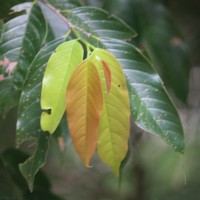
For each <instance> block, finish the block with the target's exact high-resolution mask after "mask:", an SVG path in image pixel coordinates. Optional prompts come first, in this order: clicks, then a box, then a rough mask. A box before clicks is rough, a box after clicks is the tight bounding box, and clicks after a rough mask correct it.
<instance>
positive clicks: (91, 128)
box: [66, 60, 103, 167]
mask: <svg viewBox="0 0 200 200" xmlns="http://www.w3.org/2000/svg"><path fill="white" fill-rule="evenodd" d="M66 94H67V97H66V105H67V121H68V126H69V129H70V134H71V137H72V143H73V145H74V147H75V149H76V151H77V153H78V154H79V156H80V157H81V159H82V160H83V162H84V164H85V166H86V167H89V162H90V159H91V157H92V155H93V154H94V152H95V149H96V144H97V139H98V128H99V121H100V117H101V113H102V110H103V94H102V88H101V82H100V77H99V73H98V70H97V69H96V66H95V65H94V64H93V63H92V62H91V61H89V60H85V61H83V62H82V63H81V64H80V65H79V66H78V67H77V68H76V69H75V71H74V73H73V75H72V77H71V78H70V81H69V85H68V87H67V93H66Z"/></svg>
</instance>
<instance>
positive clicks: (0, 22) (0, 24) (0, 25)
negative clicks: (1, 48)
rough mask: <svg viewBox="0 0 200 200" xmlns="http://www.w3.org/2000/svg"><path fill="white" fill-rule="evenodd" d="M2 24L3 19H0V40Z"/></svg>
mask: <svg viewBox="0 0 200 200" xmlns="http://www.w3.org/2000/svg"><path fill="white" fill-rule="evenodd" d="M3 26H4V23H3V20H1V19H0V41H1V34H2V31H3Z"/></svg>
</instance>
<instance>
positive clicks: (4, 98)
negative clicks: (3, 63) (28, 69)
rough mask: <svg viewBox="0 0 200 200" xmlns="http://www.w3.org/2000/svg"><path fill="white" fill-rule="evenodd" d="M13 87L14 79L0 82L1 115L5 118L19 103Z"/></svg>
mask: <svg viewBox="0 0 200 200" xmlns="http://www.w3.org/2000/svg"><path fill="white" fill-rule="evenodd" d="M12 86H13V80H12V78H6V79H4V80H2V81H0V94H1V95H0V114H1V115H3V116H4V115H5V114H6V113H7V112H8V111H9V110H10V109H11V108H13V107H14V106H16V105H17V103H18V96H16V94H15V93H13V92H14V91H13V88H12Z"/></svg>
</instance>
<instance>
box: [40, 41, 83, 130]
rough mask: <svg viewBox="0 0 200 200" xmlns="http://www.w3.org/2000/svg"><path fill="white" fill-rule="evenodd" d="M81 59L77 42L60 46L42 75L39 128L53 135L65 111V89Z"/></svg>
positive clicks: (81, 51)
mask: <svg viewBox="0 0 200 200" xmlns="http://www.w3.org/2000/svg"><path fill="white" fill-rule="evenodd" d="M82 59H83V48H82V46H81V45H80V44H79V42H78V41H77V40H71V41H68V42H65V43H63V44H61V45H60V46H59V47H57V48H56V50H55V52H54V53H53V54H52V55H51V57H50V59H49V61H48V63H47V67H46V70H45V73H44V78H43V81H42V92H41V109H42V114H41V128H42V130H43V131H48V132H49V133H51V134H52V133H53V132H54V131H55V129H56V128H57V126H58V124H59V122H60V120H61V118H62V116H63V114H64V111H65V109H66V103H65V102H66V94H65V93H66V88H67V84H68V81H69V78H70V76H71V75H72V73H73V71H74V69H75V67H77V65H78V64H79V63H80V62H81V61H82Z"/></svg>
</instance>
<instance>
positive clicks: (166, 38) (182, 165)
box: [0, 0, 200, 200]
mask: <svg viewBox="0 0 200 200" xmlns="http://www.w3.org/2000/svg"><path fill="white" fill-rule="evenodd" d="M10 2H11V3H9V4H8V1H3V0H0V6H1V7H4V8H5V9H4V10H3V11H2V9H1V13H0V16H1V18H3V20H4V21H7V19H8V15H7V14H8V11H9V8H10V7H11V6H12V5H15V4H16V3H19V2H23V1H10ZM79 3H81V4H82V5H92V6H98V7H101V8H104V9H106V10H108V11H109V12H111V13H113V14H115V15H117V16H119V17H121V18H122V19H124V20H125V21H126V22H127V23H128V24H129V25H130V26H132V27H133V28H134V29H135V30H136V31H137V33H138V37H137V38H136V39H134V41H133V42H134V44H135V45H137V46H138V47H142V48H144V50H146V49H147V51H148V52H149V55H148V56H149V57H150V58H151V59H152V61H153V62H154V65H155V67H156V70H157V71H158V72H159V73H160V74H161V76H162V77H163V80H164V83H165V84H166V85H167V86H168V88H169V91H173V93H174V94H175V96H177V97H178V98H179V99H180V100H183V101H185V102H187V103H188V104H189V105H190V107H184V108H183V107H182V106H179V112H180V113H181V117H182V119H183V123H184V127H185V133H186V135H185V136H186V152H185V155H184V156H183V157H181V158H180V157H179V155H177V154H175V153H174V152H173V151H172V150H170V149H169V148H167V147H166V146H165V145H164V144H163V143H162V141H161V140H159V139H157V138H153V137H150V136H148V135H147V134H145V133H143V132H141V131H140V130H138V129H136V128H135V127H134V129H133V133H134V134H133V137H132V138H131V139H130V143H131V144H130V145H131V146H132V148H131V153H130V156H129V160H128V162H127V164H126V165H125V167H124V168H123V171H122V177H121V184H120V190H119V191H118V186H119V179H117V178H115V177H114V176H113V175H112V174H111V173H110V172H109V170H108V169H107V168H106V167H105V166H104V165H103V164H102V163H100V162H99V160H98V159H97V158H96V157H95V158H94V159H93V163H94V166H95V167H93V168H92V169H84V168H83V167H82V166H81V164H80V160H79V158H78V157H77V156H76V153H75V151H74V149H73V147H72V146H71V142H70V139H69V138H65V140H64V142H65V143H66V149H65V151H64V152H63V151H61V150H59V146H58V138H59V136H57V137H55V138H54V139H52V141H51V143H50V152H49V156H48V161H47V165H46V167H45V168H43V170H44V171H45V173H46V174H47V176H46V175H44V173H42V172H40V173H39V174H38V175H37V176H36V182H35V191H34V192H33V193H30V192H29V191H28V187H27V185H26V183H25V180H24V178H23V177H22V176H21V174H20V173H19V169H18V164H19V163H20V162H22V161H23V160H25V159H26V158H27V155H26V154H24V153H23V152H21V151H19V150H15V149H13V148H14V146H15V128H16V127H15V126H16V125H15V122H16V108H14V109H12V110H11V111H10V112H9V113H8V114H7V115H6V116H3V117H1V118H0V199H14V200H18V199H20V200H22V199H27V200H28V199H29V200H30V199H34V200H35V199H49V200H51V199H52V200H54V199H55V200H56V199H61V198H63V199H69V200H80V199H88V200H90V199H91V200H93V199H96V200H113V199H117V198H118V199H122V200H160V199H162V200H168V199H170V200H188V199H199V198H200V191H199V186H200V177H199V175H198V174H199V170H200V159H199V153H198V152H199V149H200V138H199V136H198V135H199V134H200V133H199V130H200V127H199V121H200V116H199V110H200V109H199V108H200V107H199V103H197V104H194V101H195V98H198V96H199V94H198V93H196V95H194V96H193V97H192V98H187V96H188V92H189V97H190V93H191V92H192V91H193V90H194V88H193V87H192V86H193V84H194V82H193V81H194V80H193V79H192V78H193V77H190V76H189V72H190V70H191V67H194V66H195V67H196V66H200V57H199V55H200V37H199V36H200V24H199V18H200V3H199V2H198V1H195V0H191V1H187V0H177V1H173V0H151V1H150V0H141V1H138V0H101V1H100V0H87V1H86V0H80V1H79ZM0 27H1V25H0ZM0 29H1V28H0ZM188 51H189V54H188ZM188 55H189V56H188ZM170 58H171V59H170ZM191 63H192V66H191ZM199 75H200V73H199ZM189 78H190V79H189ZM189 83H190V84H191V86H190V87H189ZM197 91H198V92H199V90H197ZM193 116H194V117H193ZM132 143H133V144H132ZM21 150H23V151H28V152H29V151H30V147H29V146H28V145H26V146H25V147H21ZM47 177H48V178H47ZM48 179H49V180H50V182H51V184H50V182H49V180H48ZM51 185H52V187H51ZM51 190H53V192H54V193H56V194H57V195H58V196H59V197H57V196H55V195H54V194H52V192H51Z"/></svg>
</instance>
